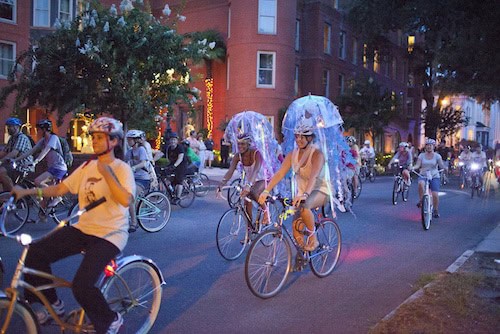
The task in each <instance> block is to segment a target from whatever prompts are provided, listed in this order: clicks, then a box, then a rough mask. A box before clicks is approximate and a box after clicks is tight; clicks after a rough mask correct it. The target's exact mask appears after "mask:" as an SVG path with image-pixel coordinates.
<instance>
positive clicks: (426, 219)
mask: <svg viewBox="0 0 500 334" xmlns="http://www.w3.org/2000/svg"><path fill="white" fill-rule="evenodd" d="M421 211H422V227H423V228H424V230H426V231H427V230H428V229H429V227H430V226H431V219H432V212H431V211H432V210H431V203H430V198H429V195H427V194H425V195H424V196H423V197H422V206H421Z"/></svg>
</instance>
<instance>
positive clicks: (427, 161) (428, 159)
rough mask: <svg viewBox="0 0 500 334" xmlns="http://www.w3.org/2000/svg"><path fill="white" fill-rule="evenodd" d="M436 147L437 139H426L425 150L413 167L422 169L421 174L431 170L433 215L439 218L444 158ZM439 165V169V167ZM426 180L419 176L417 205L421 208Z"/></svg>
mask: <svg viewBox="0 0 500 334" xmlns="http://www.w3.org/2000/svg"><path fill="white" fill-rule="evenodd" d="M435 147H436V140H434V139H432V138H427V140H426V141H425V148H424V152H423V153H420V154H419V156H418V158H417V162H416V163H415V166H413V169H420V174H422V175H425V173H427V172H428V171H430V172H431V175H432V180H431V182H430V188H431V191H432V203H433V205H434V212H433V213H432V216H433V217H434V218H439V195H438V192H439V185H440V183H441V180H440V177H439V169H444V167H445V166H444V163H443V159H442V158H441V155H439V154H438V153H436V152H434V148H435ZM438 167H439V169H438ZM425 182H426V179H425V178H422V177H419V178H418V196H419V199H420V200H419V202H418V204H417V206H418V207H419V208H420V207H421V206H422V197H423V196H424V184H425Z"/></svg>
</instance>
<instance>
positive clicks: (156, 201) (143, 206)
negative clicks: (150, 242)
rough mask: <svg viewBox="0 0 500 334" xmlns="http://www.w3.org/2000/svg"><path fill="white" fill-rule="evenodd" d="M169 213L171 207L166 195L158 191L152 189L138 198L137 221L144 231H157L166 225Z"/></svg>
mask: <svg viewBox="0 0 500 334" xmlns="http://www.w3.org/2000/svg"><path fill="white" fill-rule="evenodd" d="M171 213H172V207H171V204H170V200H169V199H168V197H167V196H166V195H165V194H163V193H161V192H159V191H153V192H150V193H149V194H147V195H146V196H144V197H143V198H141V199H140V200H139V203H138V204H137V211H136V217H137V223H139V225H140V226H141V227H142V229H143V230H144V231H146V232H149V233H154V232H158V231H160V230H161V229H163V228H164V227H165V226H166V225H167V223H168V221H169V220H170V215H171Z"/></svg>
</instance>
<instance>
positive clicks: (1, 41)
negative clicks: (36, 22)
mask: <svg viewBox="0 0 500 334" xmlns="http://www.w3.org/2000/svg"><path fill="white" fill-rule="evenodd" d="M0 44H7V45H11V46H12V57H13V58H12V59H8V58H0V61H1V62H3V61H4V60H6V61H11V62H12V66H11V67H10V69H9V72H8V73H7V75H3V74H2V73H0V79H7V77H8V76H9V73H10V71H12V67H13V66H14V64H15V62H16V43H13V42H9V41H4V40H0ZM1 56H2V55H1V54H0V57H1Z"/></svg>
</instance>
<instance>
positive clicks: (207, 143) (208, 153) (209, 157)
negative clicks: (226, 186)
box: [205, 135, 214, 168]
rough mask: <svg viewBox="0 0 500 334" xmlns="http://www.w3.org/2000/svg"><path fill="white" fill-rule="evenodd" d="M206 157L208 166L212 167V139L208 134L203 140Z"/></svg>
mask: <svg viewBox="0 0 500 334" xmlns="http://www.w3.org/2000/svg"><path fill="white" fill-rule="evenodd" d="M205 147H206V148H207V151H206V153H205V154H206V158H207V161H208V168H212V161H214V140H213V139H212V135H208V138H207V139H206V140H205Z"/></svg>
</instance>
